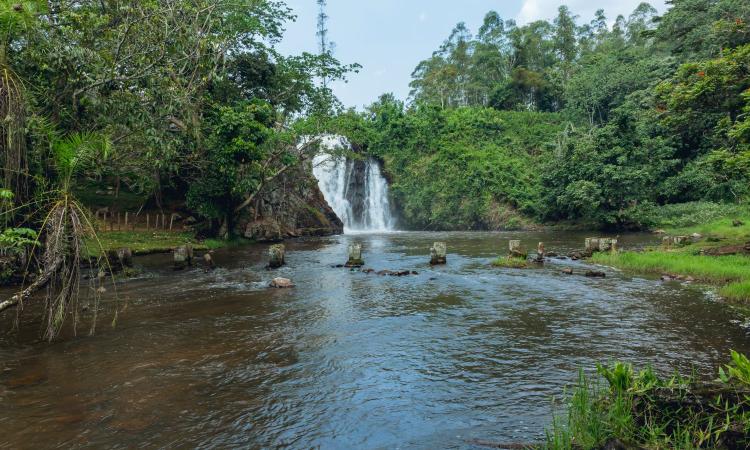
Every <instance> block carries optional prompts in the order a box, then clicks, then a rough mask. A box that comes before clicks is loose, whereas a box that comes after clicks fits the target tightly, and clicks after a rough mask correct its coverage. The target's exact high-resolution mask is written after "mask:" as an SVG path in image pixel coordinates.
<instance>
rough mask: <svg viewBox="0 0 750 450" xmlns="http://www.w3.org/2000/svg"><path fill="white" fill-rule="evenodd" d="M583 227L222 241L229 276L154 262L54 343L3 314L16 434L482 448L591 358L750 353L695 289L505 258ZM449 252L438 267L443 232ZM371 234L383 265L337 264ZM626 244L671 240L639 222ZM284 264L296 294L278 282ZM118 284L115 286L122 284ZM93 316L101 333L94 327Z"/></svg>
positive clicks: (103, 440) (79, 441)
mask: <svg viewBox="0 0 750 450" xmlns="http://www.w3.org/2000/svg"><path fill="white" fill-rule="evenodd" d="M584 237H585V235H584V234H582V233H568V232H554V233H553V232H539V233H535V232H534V233H532V232H523V233H417V232H414V233H412V232H409V233H391V234H362V235H346V236H337V237H330V238H316V239H308V240H299V241H292V242H288V243H287V252H288V254H287V261H288V265H287V266H286V267H284V268H283V269H280V270H278V271H274V272H271V271H267V270H265V269H264V265H265V263H266V256H265V251H266V249H267V246H262V245H257V246H249V247H243V248H234V249H228V250H223V251H219V252H217V253H216V255H215V260H216V261H217V263H218V265H219V266H220V268H219V269H217V270H216V271H214V272H210V273H205V272H203V271H202V270H201V269H198V268H196V269H191V270H188V271H184V272H173V271H172V270H171V269H170V268H169V260H170V257H169V255H157V256H150V257H143V258H138V259H137V263H138V264H140V265H142V266H144V267H145V269H146V271H145V275H144V276H143V277H141V278H139V279H135V280H129V281H126V282H124V283H121V284H120V285H119V286H118V289H117V290H118V295H117V301H118V302H119V305H120V307H124V306H125V305H127V308H126V310H125V311H124V312H122V313H121V314H120V315H119V318H118V323H117V325H116V327H114V328H112V327H110V326H109V317H104V318H100V320H99V328H98V330H97V333H96V334H95V335H94V336H91V337H89V336H86V335H85V333H84V335H83V336H80V335H79V337H72V336H66V337H65V338H64V339H61V340H60V341H58V342H55V343H53V344H47V343H42V342H39V341H38V339H36V337H37V336H38V329H39V324H38V323H35V322H33V321H30V320H31V319H30V318H29V316H30V314H25V315H24V316H23V318H22V321H21V330H20V333H11V332H8V331H7V330H8V328H9V326H10V325H11V322H12V321H11V319H12V318H13V317H10V318H9V317H5V318H3V319H2V320H0V330H3V332H2V333H3V334H2V336H0V447H1V448H49V447H65V448H71V447H108V448H125V447H128V448H129V447H170V448H172V447H222V448H226V447H249V448H269V447H280V448H316V447H317V448H324V449H328V448H341V449H353V448H367V449H369V448H389V449H390V448H475V447H473V444H472V441H473V440H476V439H479V440H484V441H496V442H523V443H528V442H534V441H539V440H541V439H543V434H542V433H543V430H544V427H545V426H546V425H547V424H549V422H550V418H551V412H552V410H553V397H559V396H560V395H561V394H562V393H563V390H564V388H565V386H568V385H570V384H571V383H572V382H574V381H575V379H576V376H577V370H578V369H579V368H581V367H583V368H585V369H587V370H590V369H592V368H593V367H594V365H595V363H596V362H600V361H603V362H606V361H611V360H615V359H618V360H625V361H632V362H635V363H636V364H637V365H639V366H642V365H644V364H652V365H653V366H655V367H656V368H657V369H658V370H659V371H660V372H662V373H665V374H668V373H669V372H670V371H671V370H672V369H675V368H676V369H680V370H681V371H683V372H688V371H690V370H695V371H696V372H697V373H698V374H699V375H700V376H701V377H704V378H707V379H710V378H712V377H714V376H715V373H716V372H715V370H716V369H717V367H718V366H719V364H722V363H725V362H727V359H728V354H729V350H730V349H736V350H739V351H743V352H746V353H750V340H748V332H747V330H746V329H745V328H743V327H742V325H741V324H740V323H739V319H740V317H739V315H738V314H737V313H735V312H734V311H733V310H732V309H730V308H729V307H727V306H726V305H723V304H721V303H720V302H717V301H715V299H714V297H713V295H712V294H711V291H710V290H708V289H707V288H705V287H702V286H697V285H679V284H673V283H662V282H661V281H658V280H656V279H650V278H644V277H635V276H628V275H627V274H622V273H619V272H617V271H614V270H612V269H605V270H606V272H607V275H608V276H607V278H605V279H590V278H585V277H583V276H577V275H574V276H570V275H565V274H563V273H561V271H562V269H563V268H566V267H573V268H574V269H575V270H580V269H582V267H583V266H584V264H583V263H579V262H573V261H570V260H552V261H551V262H549V263H547V264H546V265H545V266H544V268H539V269H526V270H511V269H496V268H493V267H491V266H490V265H489V263H490V261H491V260H492V259H493V258H494V257H495V256H497V255H498V254H505V253H507V245H508V244H507V241H508V239H511V238H520V239H523V241H524V243H525V244H526V246H527V247H529V248H535V247H536V243H537V242H538V241H544V242H545V243H546V246H547V249H548V250H554V251H557V252H562V253H564V252H567V251H568V250H570V249H573V248H578V247H581V246H582V244H583V238H584ZM437 240H444V241H446V242H447V243H448V251H449V255H448V264H447V265H446V266H442V267H435V268H430V267H429V264H428V262H429V247H430V245H431V243H432V242H433V241H437ZM350 242H361V243H362V244H363V248H364V257H365V260H366V267H371V268H373V269H376V270H381V269H390V270H397V269H398V270H401V269H409V270H415V271H417V272H419V274H418V275H414V276H409V277H402V278H397V277H381V276H377V275H374V274H369V275H368V274H364V273H360V272H350V271H348V270H346V269H336V268H332V267H331V266H332V265H335V264H341V263H343V262H345V260H346V248H347V246H348V244H349V243H350ZM621 242H622V244H623V245H624V246H625V247H629V248H634V247H638V246H641V245H644V244H647V243H653V242H654V238H653V237H652V236H649V235H627V236H623V237H622V238H621ZM276 276H284V277H288V278H291V279H292V280H294V282H295V283H296V284H297V287H296V288H295V289H291V290H270V289H267V288H266V286H267V284H268V282H269V280H270V279H272V278H273V277H276ZM112 291H113V290H112V289H110V292H108V293H107V294H106V295H105V299H104V300H105V301H106V302H112V301H115V300H114V294H113V293H112ZM81 331H83V330H81Z"/></svg>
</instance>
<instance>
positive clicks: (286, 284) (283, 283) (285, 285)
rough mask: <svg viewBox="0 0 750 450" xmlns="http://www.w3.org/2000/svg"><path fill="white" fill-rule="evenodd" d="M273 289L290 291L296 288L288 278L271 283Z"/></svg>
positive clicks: (277, 279) (274, 280)
mask: <svg viewBox="0 0 750 450" xmlns="http://www.w3.org/2000/svg"><path fill="white" fill-rule="evenodd" d="M271 287H272V288H276V289H289V288H293V287H294V283H292V280H290V279H288V278H274V279H273V280H272V281H271Z"/></svg>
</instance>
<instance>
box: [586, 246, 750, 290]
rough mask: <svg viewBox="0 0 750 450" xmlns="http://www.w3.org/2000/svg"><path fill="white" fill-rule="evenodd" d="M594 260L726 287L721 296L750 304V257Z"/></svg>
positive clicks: (665, 255) (656, 254) (662, 254)
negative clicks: (685, 277)
mask: <svg viewBox="0 0 750 450" xmlns="http://www.w3.org/2000/svg"><path fill="white" fill-rule="evenodd" d="M592 261H594V262H596V263H598V264H604V265H609V266H614V267H619V268H622V269H626V270H632V271H635V272H640V273H653V274H663V273H668V274H677V275H684V276H690V277H693V278H695V280H696V281H701V282H705V283H712V284H726V286H724V287H723V288H722V289H721V291H720V293H721V295H722V296H724V297H726V298H728V299H730V300H735V301H741V302H750V257H748V256H739V255H735V256H702V255H694V254H691V253H688V252H666V251H648V252H642V253H633V252H625V253H617V254H608V253H607V254H605V253H597V254H595V255H594V256H593V257H592Z"/></svg>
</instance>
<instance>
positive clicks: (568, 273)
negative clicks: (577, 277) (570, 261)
mask: <svg viewBox="0 0 750 450" xmlns="http://www.w3.org/2000/svg"><path fill="white" fill-rule="evenodd" d="M562 273H564V274H565V275H573V269H571V268H570V267H566V268H565V269H563V271H562Z"/></svg>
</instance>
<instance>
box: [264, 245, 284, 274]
mask: <svg viewBox="0 0 750 450" xmlns="http://www.w3.org/2000/svg"><path fill="white" fill-rule="evenodd" d="M285 264H286V247H284V244H277V245H272V246H271V247H269V249H268V267H269V268H271V269H278V268H279V267H282V266H283V265H285Z"/></svg>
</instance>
